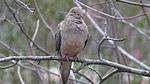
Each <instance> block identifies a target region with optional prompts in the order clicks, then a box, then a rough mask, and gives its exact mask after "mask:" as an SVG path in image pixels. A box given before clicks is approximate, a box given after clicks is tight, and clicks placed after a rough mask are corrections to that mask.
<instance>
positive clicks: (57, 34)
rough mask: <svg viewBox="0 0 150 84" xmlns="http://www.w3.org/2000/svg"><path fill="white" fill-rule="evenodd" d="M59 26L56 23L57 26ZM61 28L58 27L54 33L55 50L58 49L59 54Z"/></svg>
mask: <svg viewBox="0 0 150 84" xmlns="http://www.w3.org/2000/svg"><path fill="white" fill-rule="evenodd" d="M59 27H60V26H59V25H58V28H59ZM60 34H61V30H60V28H59V30H58V31H57V32H56V34H55V40H56V51H58V53H59V54H60V46H61V35H60Z"/></svg>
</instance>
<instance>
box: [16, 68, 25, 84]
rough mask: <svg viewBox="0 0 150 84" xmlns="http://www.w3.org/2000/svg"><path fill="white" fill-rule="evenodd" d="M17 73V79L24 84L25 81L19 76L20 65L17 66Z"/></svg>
mask: <svg viewBox="0 0 150 84" xmlns="http://www.w3.org/2000/svg"><path fill="white" fill-rule="evenodd" d="M17 73H18V76H19V80H20V82H21V84H25V82H24V80H23V78H22V76H21V71H20V66H18V69H17Z"/></svg>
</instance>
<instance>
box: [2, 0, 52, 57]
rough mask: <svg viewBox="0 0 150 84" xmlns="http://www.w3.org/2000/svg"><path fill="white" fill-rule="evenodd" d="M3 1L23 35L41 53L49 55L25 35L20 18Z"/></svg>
mask: <svg viewBox="0 0 150 84" xmlns="http://www.w3.org/2000/svg"><path fill="white" fill-rule="evenodd" d="M4 3H5V5H6V7H7V8H8V10H9V12H10V13H11V14H12V16H13V17H14V19H15V21H16V23H17V25H18V27H19V28H20V30H21V32H22V33H23V35H25V37H26V38H27V39H28V40H29V41H31V42H32V43H33V45H34V46H35V47H36V48H38V49H39V50H40V51H42V52H43V53H45V54H46V55H50V53H49V52H47V51H46V50H45V49H43V48H42V47H40V46H39V45H37V44H36V43H35V42H34V41H32V39H31V38H30V37H29V36H28V35H27V33H26V32H25V31H24V29H23V27H22V26H21V24H20V23H18V22H20V20H19V19H18V18H17V17H16V15H15V13H14V12H13V11H12V9H11V7H10V6H9V5H8V3H7V2H6V0H4Z"/></svg>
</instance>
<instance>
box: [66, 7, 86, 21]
mask: <svg viewBox="0 0 150 84" xmlns="http://www.w3.org/2000/svg"><path fill="white" fill-rule="evenodd" d="M83 14H84V13H83V11H82V9H80V8H79V7H73V8H71V9H70V11H69V13H68V15H67V16H73V17H75V18H76V19H81V18H82V17H83Z"/></svg>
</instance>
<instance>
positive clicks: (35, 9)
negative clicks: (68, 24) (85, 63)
mask: <svg viewBox="0 0 150 84" xmlns="http://www.w3.org/2000/svg"><path fill="white" fill-rule="evenodd" d="M5 1H6V2H7V4H9V6H10V8H11V10H12V12H13V13H14V14H15V15H16V17H17V18H18V19H19V20H20V21H19V22H16V20H15V18H14V17H13V15H12V13H10V11H9V9H8V8H7V6H6V4H5V3H4V0H0V41H2V42H4V43H5V44H7V46H9V47H10V48H11V49H12V50H14V51H17V52H18V53H19V54H20V55H24V56H27V55H38V56H39V55H46V54H45V53H43V52H41V51H40V50H39V49H37V48H36V47H35V46H34V45H33V44H32V43H31V42H30V41H29V40H28V39H27V38H26V37H25V36H24V34H23V33H22V30H20V29H19V27H18V25H17V24H18V23H19V24H21V26H22V28H23V30H24V31H25V32H26V34H27V35H28V36H29V37H30V38H33V36H34V35H36V36H35V38H34V42H35V43H36V44H38V45H39V46H40V47H42V48H43V49H45V50H46V51H48V52H49V53H51V54H53V53H55V39H54V38H53V33H52V32H51V30H50V29H52V31H53V32H54V33H55V32H56V31H57V25H58V24H59V23H60V22H61V21H62V20H63V19H64V17H65V15H66V14H67V12H68V11H69V9H70V8H72V7H74V6H76V5H75V4H74V3H73V0H5ZM80 1H81V2H83V3H84V4H87V5H88V6H90V7H92V8H94V9H96V10H98V11H102V12H105V13H107V14H110V15H113V16H116V17H119V15H118V14H117V11H118V12H119V14H120V15H121V16H122V17H124V18H126V19H125V20H126V21H127V22H128V23H124V22H121V21H117V20H114V19H111V18H109V17H106V16H103V15H101V14H98V13H97V12H95V11H92V10H89V9H87V8H86V7H83V8H84V9H85V10H86V11H87V12H88V13H89V14H91V16H92V18H93V19H94V20H95V21H96V23H97V24H98V25H99V26H100V27H101V28H102V29H103V30H104V31H106V32H107V34H108V35H109V36H110V37H112V38H118V39H120V38H125V40H124V41H122V42H116V45H119V46H121V47H122V48H124V49H125V50H126V51H127V52H129V53H130V54H131V55H133V56H134V57H135V58H136V59H138V60H140V61H142V62H143V63H145V64H147V65H150V62H149V60H150V52H149V51H150V39H148V37H149V36H150V7H140V6H137V5H131V4H126V3H122V2H116V1H115V0H80ZM130 1H133V2H138V3H141V4H149V5H150V1H149V0H130ZM28 8H29V9H28ZM44 21H45V22H46V23H45V22H44ZM84 21H85V22H86V24H87V26H88V28H89V32H90V40H89V42H88V45H87V47H86V49H85V51H84V52H83V53H82V57H83V58H90V59H97V47H98V42H99V41H100V40H101V39H102V35H101V34H100V33H99V32H98V31H97V30H96V29H95V28H94V26H93V25H92V24H91V23H90V20H89V19H88V18H87V17H84ZM131 24H132V25H131ZM133 25H134V26H133ZM139 31H142V32H144V35H143V34H141V32H139ZM149 38H150V37H149ZM32 45H33V46H32ZM101 54H102V56H103V58H105V59H108V60H111V61H115V62H118V63H121V64H124V65H128V66H132V67H135V68H141V67H139V66H138V65H137V64H135V63H134V62H133V61H131V60H129V59H128V58H126V56H124V55H123V54H122V53H120V52H119V51H117V49H116V48H115V47H113V46H112V45H111V44H110V43H108V42H107V41H106V42H104V43H103V45H102V46H101ZM13 55H15V54H14V53H12V52H11V51H10V50H9V49H7V48H5V47H4V46H3V45H0V57H7V56H13ZM35 63H36V62H35ZM10 64H12V62H5V63H0V65H1V66H3V67H4V66H7V65H10ZM36 64H37V63H36ZM20 65H21V66H18V65H17V66H13V67H10V68H7V69H0V84H23V83H21V82H20V79H21V78H20V77H19V76H20V75H21V76H22V79H23V81H24V82H25V84H60V82H59V76H58V74H59V63H58V62H57V61H41V62H40V64H39V65H37V66H34V63H33V64H32V63H30V62H26V61H21V62H20ZM80 65H81V64H80V63H74V67H75V68H79V66H80ZM39 67H42V68H39ZM89 67H91V68H93V69H95V70H96V71H97V72H98V73H99V74H100V75H101V76H103V75H105V74H106V73H108V72H109V71H110V70H112V68H111V67H108V66H102V65H90V66H89ZM89 67H85V68H83V69H82V70H81V71H80V72H81V73H82V74H85V75H86V76H87V77H88V78H89V79H91V80H92V81H93V82H94V84H97V83H98V82H99V77H98V75H97V74H96V73H95V72H94V71H92V70H90V69H89ZM48 70H50V72H52V73H49V74H48ZM54 73H56V74H54ZM75 78H76V79H77V80H79V81H83V82H85V84H89V83H88V81H87V80H86V79H84V78H83V77H82V76H79V75H76V74H75ZM72 84H73V83H72ZM78 84H82V83H80V82H79V83H78ZM83 84H84V83H83ZM103 84H150V81H149V78H147V77H143V76H138V75H133V74H128V73H121V74H120V73H118V74H115V75H113V76H112V77H111V78H109V79H107V80H106V81H105V82H104V83H103Z"/></svg>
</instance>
